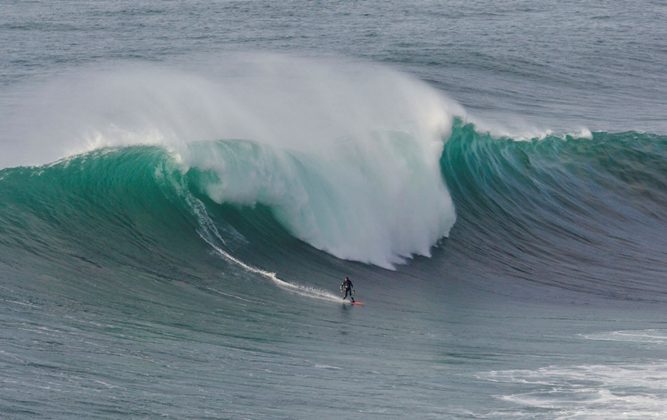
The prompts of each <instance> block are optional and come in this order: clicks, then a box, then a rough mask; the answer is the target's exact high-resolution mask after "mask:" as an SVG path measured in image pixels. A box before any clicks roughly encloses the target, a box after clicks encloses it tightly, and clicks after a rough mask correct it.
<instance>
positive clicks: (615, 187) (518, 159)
mask: <svg viewBox="0 0 667 420" xmlns="http://www.w3.org/2000/svg"><path fill="white" fill-rule="evenodd" d="M666 157H667V137H665V136H660V135H653V134H646V133H639V132H632V131H631V132H623V133H606V132H595V133H592V134H591V135H590V136H585V137H579V138H578V137H573V136H569V135H567V136H562V137H559V136H553V135H552V136H546V137H543V138H539V139H537V138H536V139H532V140H530V141H515V140H513V139H511V138H493V137H492V136H491V135H489V134H487V133H480V132H477V131H475V128H474V126H473V125H470V124H468V125H465V124H462V123H461V122H460V121H458V122H457V123H456V124H455V127H454V129H453V132H452V136H451V139H450V141H449V143H448V144H447V147H446V150H445V153H444V154H443V156H442V159H441V164H442V170H443V175H444V176H445V178H446V179H447V184H448V185H449V188H450V191H451V192H452V195H453V197H454V202H455V203H456V206H457V209H458V214H459V221H458V223H457V225H456V227H455V229H454V230H453V232H452V237H451V242H452V245H453V247H454V252H456V253H458V254H459V255H458V256H457V258H462V259H472V260H473V261H475V262H476V263H477V264H480V265H483V266H485V267H486V271H487V273H495V274H496V275H499V276H500V275H502V274H503V273H504V274H507V275H509V276H510V277H512V278H513V279H524V280H528V281H530V282H533V283H543V284H546V285H550V286H554V287H559V288H561V287H562V288H567V289H571V290H576V291H581V292H586V293H596V294H602V295H605V296H614V297H618V298H643V299H654V298H659V299H661V300H662V299H664V297H665V293H666V292H667V289H666V288H665V284H663V282H661V281H660V280H659V279H664V278H666V276H665V274H666V273H667V267H666V266H665V263H664V261H665V250H666V249H667V240H666V238H667V229H665V226H667V223H665V222H666V221H667V163H666V162H667V160H666V159H665V158H666Z"/></svg>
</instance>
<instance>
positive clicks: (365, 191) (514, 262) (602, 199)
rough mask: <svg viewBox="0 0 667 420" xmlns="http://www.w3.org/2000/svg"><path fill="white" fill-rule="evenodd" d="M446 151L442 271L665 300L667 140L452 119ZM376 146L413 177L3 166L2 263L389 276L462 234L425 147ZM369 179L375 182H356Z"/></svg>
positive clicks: (298, 158) (150, 156) (289, 158)
mask: <svg viewBox="0 0 667 420" xmlns="http://www.w3.org/2000/svg"><path fill="white" fill-rule="evenodd" d="M442 140H443V142H444V143H445V144H446V146H445V148H444V150H443V152H442V153H441V155H440V159H439V164H440V165H439V167H438V169H439V173H441V175H442V177H443V178H442V179H441V181H446V183H447V185H448V186H449V190H450V191H451V193H452V197H453V200H454V202H455V204H456V206H457V208H458V214H459V221H458V222H457V224H456V225H455V227H454V229H453V231H452V236H451V238H450V239H449V240H448V241H447V242H444V243H442V244H441V246H442V248H443V249H444V251H445V253H446V254H447V255H448V258H449V259H448V261H450V262H451V261H454V262H455V264H456V265H457V266H459V265H460V266H464V267H465V266H468V267H471V269H470V270H471V272H475V271H479V270H483V271H484V272H485V273H487V274H489V275H491V276H507V277H509V278H511V279H513V281H515V282H517V281H520V280H525V281H529V282H531V283H534V284H544V285H548V286H551V287H557V288H566V289H570V290H574V291H579V292H585V293H594V294H601V295H604V296H610V297H616V298H623V299H625V298H630V299H656V298H658V299H662V298H664V297H665V295H666V294H667V289H666V288H665V285H664V284H662V282H660V281H658V279H660V278H664V277H665V274H666V273H667V267H665V265H664V252H665V249H667V242H666V239H665V238H667V235H666V234H667V232H665V229H664V226H666V225H667V224H666V223H665V222H666V221H667V188H665V187H666V186H667V179H666V178H665V174H667V166H666V165H665V162H666V160H665V156H667V137H664V136H656V135H651V134H642V133H637V132H627V133H615V134H612V133H593V134H592V135H591V137H590V138H573V137H569V136H565V137H562V138H561V137H555V136H551V137H546V138H542V139H534V140H531V141H515V140H512V139H510V138H493V137H492V136H491V135H490V134H488V133H480V132H478V131H476V130H475V127H474V126H473V125H472V124H464V123H462V122H461V120H456V121H455V122H454V125H453V128H452V131H451V134H450V136H449V137H447V138H443V139H442ZM378 142H379V144H380V146H381V148H380V149H381V150H383V152H384V153H385V154H390V153H395V154H396V155H397V156H401V158H397V159H395V160H393V161H384V164H388V163H389V162H391V163H392V164H396V163H397V162H398V163H400V164H401V165H404V166H403V167H399V168H393V167H391V168H390V169H386V170H385V169H383V170H385V171H386V172H394V173H396V172H398V173H400V174H401V176H400V177H398V176H397V177H396V178H393V177H392V178H390V180H389V181H388V180H386V179H382V178H381V175H382V174H383V173H385V172H382V171H381V170H380V169H377V170H376V171H374V168H373V166H372V162H371V167H370V168H369V170H368V171H369V172H368V173H367V174H360V173H358V172H354V173H350V168H357V169H358V170H362V169H363V168H364V167H365V165H364V162H363V161H362V160H361V156H363V154H362V153H359V154H349V152H348V151H346V152H345V153H343V154H341V155H340V156H348V157H349V159H351V160H352V161H353V163H352V164H351V165H349V164H347V163H346V162H342V161H337V162H335V163H330V162H328V161H326V160H324V159H318V156H315V157H313V155H308V154H300V153H296V152H289V151H285V150H276V149H275V148H272V147H270V146H267V145H261V144H258V143H254V142H250V141H247V140H244V141H242V140H220V141H214V142H199V143H194V144H191V145H190V146H189V147H188V149H186V151H187V153H184V154H176V153H174V152H173V151H169V150H167V149H165V148H163V147H161V146H125V147H116V148H106V149H100V150H97V151H94V152H89V153H86V154H82V155H77V156H75V157H72V158H68V159H65V160H62V161H58V162H56V163H54V164H50V165H46V166H41V167H19V168H10V169H5V170H3V171H2V172H0V188H1V190H0V191H1V193H2V197H3V200H2V205H1V207H0V240H1V242H0V244H1V245H2V247H3V252H2V255H3V260H4V261H3V263H4V264H7V265H8V266H24V267H25V266H26V264H27V263H26V260H25V255H26V254H27V255H30V256H31V258H34V259H35V261H42V262H43V261H52V262H53V261H59V263H58V264H65V265H67V264H74V265H76V264H93V265H95V264H102V265H104V262H110V263H113V264H114V265H122V266H129V267H135V268H136V269H137V270H140V271H141V270H149V271H150V270H157V271H160V270H162V269H163V268H164V267H170V266H174V265H177V266H181V265H182V266H184V267H188V266H193V265H194V266H203V265H206V264H210V261H208V259H209V258H210V255H209V254H208V252H209V251H210V250H211V247H213V248H214V249H216V250H218V251H219V253H220V255H221V256H222V257H223V259H226V260H227V263H230V262H231V263H236V264H237V266H238V265H239V264H241V265H243V264H244V263H242V262H241V260H242V259H244V258H245V257H248V256H250V257H248V258H250V260H251V261H254V262H257V263H258V264H259V265H260V266H262V265H264V264H263V263H262V259H261V258H259V257H258V256H257V255H255V254H259V255H262V252H259V251H258V250H259V249H260V248H262V247H263V249H264V251H263V255H266V254H270V253H271V252H272V251H271V250H274V251H275V252H278V251H277V250H280V252H279V253H283V254H284V255H286V256H289V255H292V254H295V255H294V256H292V257H291V258H293V259H294V261H295V263H296V261H301V263H304V264H320V263H318V262H317V261H318V260H319V258H320V257H318V256H317V255H316V254H312V253H310V254H309V253H308V251H304V248H303V246H302V245H300V244H299V242H298V241H296V239H297V238H298V239H301V240H303V241H305V242H307V243H309V244H310V245H312V246H314V247H316V248H319V249H322V250H325V251H327V252H329V253H330V254H332V255H334V256H337V257H341V258H347V259H354V260H359V261H364V262H370V263H373V264H376V265H380V266H386V267H393V264H395V263H397V262H401V261H403V260H402V258H403V257H405V256H409V255H410V254H411V253H421V254H425V255H428V254H429V252H430V247H431V245H433V244H436V243H437V241H438V239H439V238H440V237H441V236H442V235H443V234H444V233H446V231H447V229H448V227H449V225H450V224H451V223H452V222H453V220H452V214H453V213H452V207H451V201H450V196H449V193H448V191H447V189H446V188H444V186H443V184H442V183H433V182H432V179H431V176H432V174H431V173H430V172H429V171H428V169H427V167H425V166H422V165H421V164H419V160H418V159H417V158H416V157H415V155H416V154H418V152H419V150H415V148H414V146H410V145H411V144H412V143H411V142H409V141H408V140H407V139H405V138H404V137H403V136H402V135H398V134H397V135H396V137H395V138H391V137H386V138H381V139H378ZM382 148H384V149H382ZM377 150H378V149H376V151H377ZM373 156H377V153H376V154H374V155H373ZM411 159H414V160H411ZM194 162H196V165H195V164H194ZM336 166H342V170H340V171H338V170H337V169H336ZM383 168H384V167H383ZM332 174H333V176H332ZM406 174H407V175H406ZM359 177H363V178H365V179H366V180H367V181H365V182H362V183H361V185H355V184H354V181H353V180H354V179H356V178H359ZM399 178H400V179H402V182H403V183H402V184H398V185H399V188H395V189H392V186H394V184H392V183H391V181H395V180H396V179H399ZM371 187H375V189H373V188H371ZM391 200H395V201H396V202H397V203H398V204H396V205H395V206H394V205H391V204H390V203H391ZM392 206H394V207H397V208H395V209H392ZM373 211H375V212H376V213H373ZM408 214H409V215H411V218H407V219H402V218H403V217H406V216H405V215H408ZM429 215H432V217H431V218H429ZM415 238H417V239H415ZM54 244H56V245H57V246H54ZM248 249H250V250H251V251H249V250H248ZM202 258H203V259H204V260H202ZM308 260H310V261H311V262H308ZM67 261H69V262H67ZM267 261H268V260H265V261H264V263H266V262H267ZM35 264H37V265H40V264H41V263H38V262H35ZM248 267H249V266H247V267H246V268H248ZM251 269H254V268H251ZM260 271H261V270H260ZM263 273H264V274H266V275H267V276H269V277H270V276H271V275H272V273H269V272H263ZM260 274H262V273H260ZM166 275H168V273H167V274H166ZM433 275H436V273H433ZM278 280H279V279H278ZM276 283H277V284H278V285H280V283H279V281H277V282H276Z"/></svg>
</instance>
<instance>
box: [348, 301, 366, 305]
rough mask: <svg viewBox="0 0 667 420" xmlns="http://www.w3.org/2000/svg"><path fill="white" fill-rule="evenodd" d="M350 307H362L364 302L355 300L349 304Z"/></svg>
mask: <svg viewBox="0 0 667 420" xmlns="http://www.w3.org/2000/svg"><path fill="white" fill-rule="evenodd" d="M350 305H355V306H364V302H361V301H358V300H355V301H354V302H350Z"/></svg>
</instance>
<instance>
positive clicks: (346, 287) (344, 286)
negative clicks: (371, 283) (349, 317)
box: [340, 276, 354, 303]
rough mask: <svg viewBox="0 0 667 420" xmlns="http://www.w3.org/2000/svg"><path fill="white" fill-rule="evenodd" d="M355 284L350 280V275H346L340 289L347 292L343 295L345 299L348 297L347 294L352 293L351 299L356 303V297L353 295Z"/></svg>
mask: <svg viewBox="0 0 667 420" xmlns="http://www.w3.org/2000/svg"><path fill="white" fill-rule="evenodd" d="M353 287H354V286H353V285H352V281H350V278H349V277H348V276H345V280H343V283H342V284H341V285H340V291H341V292H343V291H344V292H345V296H343V300H345V298H347V294H348V293H349V294H350V300H351V301H352V303H354V297H353V296H352V288H353Z"/></svg>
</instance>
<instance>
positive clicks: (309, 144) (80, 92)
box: [3, 54, 463, 268]
mask: <svg viewBox="0 0 667 420" xmlns="http://www.w3.org/2000/svg"><path fill="white" fill-rule="evenodd" d="M455 113H456V114H458V115H461V114H462V113H463V112H462V110H461V108H460V107H459V106H458V105H456V104H455V103H453V102H451V101H449V100H447V99H446V98H445V97H443V96H442V95H441V94H439V93H438V92H437V91H435V90H434V89H432V88H430V87H428V86H427V85H425V84H424V83H422V82H419V81H417V80H415V79H413V78H411V77H409V76H407V75H404V74H401V73H398V72H396V71H393V70H391V69H388V68H386V67H382V66H378V65H371V64H364V63H352V62H348V61H345V60H342V59H319V60H315V59H305V58H296V57H290V56H277V55H266V54H245V55H242V54H239V55H230V56H227V57H224V58H221V59H219V60H215V61H210V60H209V61H208V62H206V63H201V62H199V63H198V64H197V68H196V69H192V68H187V66H186V67H183V68H180V69H177V70H172V69H165V68H162V67H159V66H150V65H144V64H136V65H133V66H121V67H112V68H111V69H104V70H100V69H96V70H92V69H91V70H86V71H82V72H78V73H75V74H69V75H65V76H63V77H61V78H59V79H58V80H56V81H52V82H49V83H48V84H47V85H46V86H43V87H41V88H40V89H38V90H37V91H36V93H33V94H31V95H27V97H26V100H25V111H23V112H21V111H20V110H19V111H18V112H17V113H15V115H14V116H13V117H12V120H11V121H8V122H7V123H6V125H7V126H8V127H9V130H8V132H9V133H10V134H9V135H8V137H9V141H7V140H5V143H9V144H10V145H9V148H8V153H7V154H6V155H5V156H4V162H3V164H4V165H16V164H21V163H27V162H29V163H35V162H40V161H41V162H43V161H44V160H47V161H48V160H52V159H56V158H59V157H62V156H65V155H70V154H72V153H79V152H81V151H86V150H94V149H98V148H101V147H109V146H121V145H124V146H127V145H137V144H157V145H161V146H163V147H166V148H168V149H170V150H172V151H174V152H175V153H176V154H177V155H178V156H179V159H180V162H181V163H182V167H183V171H187V170H188V168H193V169H194V170H198V171H201V172H203V173H206V174H207V176H206V182H205V184H202V185H201V188H202V190H203V192H205V193H206V194H207V195H208V196H209V197H210V198H211V199H213V200H214V201H216V202H218V203H232V204H237V205H248V206H253V205H255V204H257V203H261V204H264V205H267V206H269V207H270V208H271V209H272V211H273V214H274V216H275V217H276V218H277V219H278V220H279V221H280V222H281V223H283V224H284V225H285V226H286V227H287V228H288V229H289V230H290V232H292V233H293V234H294V235H295V236H297V237H298V238H300V239H302V240H304V241H306V242H308V243H310V244H311V245H313V246H315V247H316V248H319V249H323V250H326V251H327V252H330V253H331V254H333V255H335V256H337V257H340V258H345V259H352V260H358V261H362V262H368V263H372V264H376V265H379V266H382V267H386V268H391V267H393V266H394V264H397V263H401V262H403V261H404V260H405V258H407V257H410V256H411V255H415V254H417V255H430V248H431V246H432V245H433V244H434V243H435V242H436V241H437V240H438V239H439V238H442V237H443V236H446V235H447V233H448V232H449V229H450V228H451V226H452V225H453V224H454V220H455V212H454V207H453V204H452V202H451V198H450V197H449V194H448V193H447V189H446V187H445V184H444V182H443V180H442V177H441V173H440V168H439V157H440V155H441V153H442V148H443V142H442V139H443V137H444V136H446V135H447V131H448V130H449V128H450V126H451V121H452V117H453V115H454V114H455ZM234 139H239V140H235V141H230V140H234ZM215 140H222V142H219V143H215V142H213V141H215Z"/></svg>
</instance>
